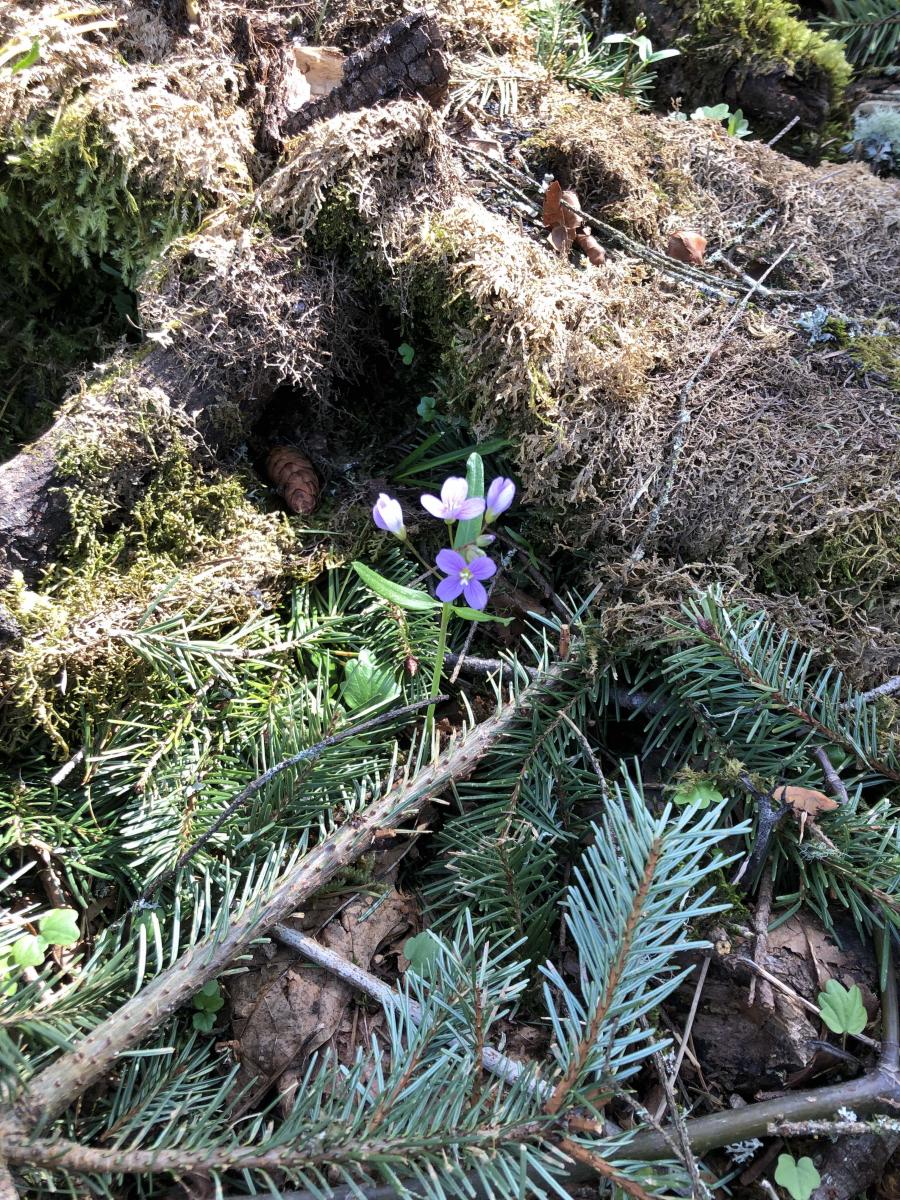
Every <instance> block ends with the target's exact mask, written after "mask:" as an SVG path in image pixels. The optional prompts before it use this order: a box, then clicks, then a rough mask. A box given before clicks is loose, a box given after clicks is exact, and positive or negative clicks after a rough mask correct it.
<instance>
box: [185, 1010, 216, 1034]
mask: <svg viewBox="0 0 900 1200" xmlns="http://www.w3.org/2000/svg"><path fill="white" fill-rule="evenodd" d="M215 1023H216V1018H215V1014H214V1013H211V1012H195V1013H194V1015H193V1018H192V1019H191V1024H192V1025H193V1026H194V1028H195V1029H197V1030H199V1031H200V1032H201V1033H209V1032H210V1031H211V1030H212V1027H213V1025H215Z"/></svg>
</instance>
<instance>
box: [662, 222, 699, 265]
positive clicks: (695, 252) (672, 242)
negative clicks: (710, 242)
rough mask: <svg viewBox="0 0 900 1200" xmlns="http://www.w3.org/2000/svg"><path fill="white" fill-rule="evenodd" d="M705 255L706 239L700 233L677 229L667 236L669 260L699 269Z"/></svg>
mask: <svg viewBox="0 0 900 1200" xmlns="http://www.w3.org/2000/svg"><path fill="white" fill-rule="evenodd" d="M705 253H706V238H705V237H704V236H703V234H702V233H697V232H696V231H694V230H692V229H678V230H676V231H675V232H674V233H670V234H669V244H668V246H666V254H668V256H669V258H674V259H676V260H677V261H678V262H683V263H690V264H691V265H692V266H695V267H699V266H700V265H701V263H702V262H703V255H704V254H705Z"/></svg>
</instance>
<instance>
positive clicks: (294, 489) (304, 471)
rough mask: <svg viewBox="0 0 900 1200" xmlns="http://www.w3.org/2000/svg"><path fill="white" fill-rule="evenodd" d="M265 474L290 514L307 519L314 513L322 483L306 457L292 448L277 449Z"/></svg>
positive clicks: (268, 463) (269, 459)
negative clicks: (296, 514)
mask: <svg viewBox="0 0 900 1200" xmlns="http://www.w3.org/2000/svg"><path fill="white" fill-rule="evenodd" d="M266 472H267V474H268V476H269V478H270V479H271V480H272V482H273V483H274V484H275V487H276V488H277V489H278V494H279V495H280V496H281V497H282V499H283V500H284V502H285V504H286V505H287V506H288V508H289V509H290V510H291V512H295V513H299V514H300V515H301V516H304V517H308V516H309V515H310V513H312V512H315V509H316V505H317V504H318V503H319V492H320V491H321V484H320V483H319V477H318V475H317V474H316V470H315V467H314V466H313V465H312V463H311V462H310V461H309V459H308V458H307V457H306V456H305V455H304V454H301V453H300V451H299V450H295V449H294V447H293V446H275V447H273V449H272V450H270V451H269V457H268V458H267V459H266Z"/></svg>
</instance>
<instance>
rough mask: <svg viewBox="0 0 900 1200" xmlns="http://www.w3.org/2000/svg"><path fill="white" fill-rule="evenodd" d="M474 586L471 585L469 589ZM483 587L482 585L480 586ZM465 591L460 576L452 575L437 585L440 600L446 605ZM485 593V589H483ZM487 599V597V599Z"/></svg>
mask: <svg viewBox="0 0 900 1200" xmlns="http://www.w3.org/2000/svg"><path fill="white" fill-rule="evenodd" d="M471 586H472V585H471V584H469V587H471ZM478 586H479V587H481V584H479V585H478ZM462 590H463V585H462V584H461V583H460V579H459V576H458V575H451V576H449V577H448V578H447V579H442V580H441V582H440V583H439V584H438V585H437V597H438V600H443V602H444V603H445V604H449V603H450V601H451V600H455V599H456V597H457V596H458V595H459V593H460V592H461V591H462ZM481 590H482V591H484V588H482V589H481ZM485 598H486V597H485Z"/></svg>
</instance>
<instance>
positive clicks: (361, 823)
mask: <svg viewBox="0 0 900 1200" xmlns="http://www.w3.org/2000/svg"><path fill="white" fill-rule="evenodd" d="M564 669H565V664H559V665H557V666H555V667H553V668H551V669H550V670H549V671H548V672H547V674H546V676H545V677H543V678H542V680H541V683H540V685H539V686H543V685H544V683H546V682H550V683H552V682H553V680H554V679H556V678H559V677H560V676H561V675H562V674H563V672H564ZM534 686H536V685H532V687H529V688H526V689H525V691H524V692H523V693H522V695H521V696H520V697H519V701H518V703H516V702H514V701H510V702H509V703H508V704H505V705H504V706H503V707H502V708H500V709H499V710H498V712H497V713H496V715H495V716H493V717H491V718H489V719H488V720H487V721H484V722H482V723H481V724H480V725H477V726H475V727H474V728H473V729H470V730H469V731H468V732H467V734H466V735H465V736H464V737H463V738H462V739H460V740H458V741H454V742H451V744H450V745H449V746H448V747H447V748H446V749H445V750H444V751H443V753H442V754H440V755H438V756H437V757H436V758H435V759H434V761H433V762H432V763H431V765H430V766H428V767H425V768H423V769H422V770H420V771H419V772H418V773H417V774H414V775H413V778H411V779H409V778H406V777H404V778H401V779H400V780H398V781H397V782H395V783H393V784H392V785H391V786H390V787H388V789H387V791H386V792H385V793H384V795H382V797H381V798H380V799H378V800H376V801H375V802H374V803H373V804H371V805H370V807H369V808H368V810H367V811H366V812H365V813H363V814H361V815H360V816H359V817H357V818H355V819H354V820H352V821H346V822H345V823H344V824H343V825H342V826H341V827H340V828H339V829H336V830H335V832H334V833H332V834H331V835H330V836H329V837H327V838H325V839H323V840H322V841H321V842H320V843H319V844H318V845H317V846H316V847H314V849H312V850H310V851H309V853H307V854H306V855H305V856H304V857H303V858H302V859H301V860H300V861H299V862H297V863H295V864H293V866H292V867H290V868H289V869H288V870H287V871H286V872H285V873H284V875H282V876H281V878H280V879H279V880H278V881H277V882H276V883H275V885H274V886H273V888H272V891H271V892H270V893H269V894H268V895H267V896H265V897H263V898H260V899H259V900H258V901H256V902H255V903H253V904H251V905H249V906H248V907H246V908H245V909H244V910H243V911H242V912H241V913H240V914H239V915H238V916H237V917H235V918H234V919H233V920H232V921H231V923H230V924H229V925H228V926H227V927H225V928H224V930H223V929H221V928H219V929H215V930H213V931H212V932H211V933H210V934H208V935H207V936H206V937H204V938H202V939H201V940H199V941H198V942H197V943H196V944H195V945H193V946H192V947H191V948H190V949H189V950H186V951H185V953H184V954H182V955H181V957H180V958H179V959H178V960H177V961H176V962H175V963H173V964H172V966H171V967H169V968H167V969H166V970H164V971H162V972H160V974H159V975H157V976H156V977H155V978H154V979H152V980H150V982H149V983H147V984H146V985H145V986H144V987H143V988H142V989H141V990H140V991H139V992H138V993H137V995H135V996H133V997H132V998H131V999H130V1000H128V1001H126V1003H125V1004H123V1005H122V1007H121V1008H119V1009H118V1010H117V1011H116V1012H114V1013H113V1014H112V1015H111V1016H109V1017H107V1018H106V1020H104V1021H101V1022H100V1024H99V1025H98V1026H97V1027H96V1028H95V1029H93V1030H91V1032H90V1033H88V1034H86V1035H85V1036H84V1037H83V1038H81V1039H80V1040H79V1041H78V1042H77V1043H76V1044H75V1046H74V1048H73V1049H72V1050H69V1051H68V1052H67V1053H65V1054H63V1055H62V1056H61V1057H60V1058H58V1059H57V1060H56V1061H55V1062H54V1063H52V1064H51V1065H50V1066H49V1067H46V1068H45V1069H44V1070H43V1071H41V1072H40V1073H39V1074H38V1075H36V1076H34V1078H33V1079H32V1080H31V1081H30V1082H29V1084H28V1086H27V1087H26V1088H25V1090H24V1092H23V1093H22V1095H21V1097H20V1099H19V1102H18V1104H17V1105H16V1107H15V1108H14V1109H12V1110H11V1111H7V1112H6V1113H5V1114H3V1116H0V1142H2V1140H3V1139H4V1138H7V1139H8V1138H10V1137H16V1136H22V1135H24V1134H26V1133H27V1131H28V1130H30V1129H31V1128H32V1127H33V1125H34V1123H35V1122H36V1121H38V1120H41V1121H50V1120H52V1119H53V1118H54V1117H55V1116H57V1115H58V1114H59V1113H61V1112H62V1111H63V1110H64V1109H65V1108H67V1107H68V1105H69V1104H70V1103H71V1102H72V1101H73V1100H74V1099H75V1098H76V1097H77V1096H80V1095H81V1094H82V1093H83V1092H85V1091H87V1089H88V1088H89V1087H90V1086H91V1085H92V1084H93V1083H94V1082H95V1081H96V1080H97V1079H100V1078H102V1077H103V1076H104V1075H105V1074H106V1073H107V1072H108V1071H109V1070H111V1069H112V1068H113V1066H114V1064H115V1063H116V1062H117V1061H118V1059H119V1057H120V1056H121V1055H122V1054H124V1053H125V1052H126V1051H127V1050H130V1049H131V1047H132V1046H136V1045H137V1044H138V1043H139V1042H141V1041H143V1039H144V1038H145V1037H146V1036H147V1035H148V1034H149V1033H151V1032H152V1031H153V1030H154V1029H156V1028H157V1027H158V1026H159V1025H161V1024H162V1023H163V1022H164V1021H165V1020H166V1019H167V1018H168V1017H169V1015H170V1014H171V1013H173V1012H174V1011H175V1010H176V1009H177V1008H179V1007H180V1006H181V1005H182V1004H183V1003H184V1002H185V1001H186V1000H188V999H190V997H191V996H193V995H194V993H195V992H197V991H198V990H199V989H200V988H201V987H203V985H204V984H205V983H208V982H209V980H211V979H215V978H216V976H217V975H219V974H220V973H221V972H222V971H223V970H224V969H225V968H226V967H227V966H228V965H229V964H230V963H232V962H233V961H234V959H235V958H237V957H238V956H239V955H241V954H245V953H247V951H248V950H249V949H250V947H251V946H252V945H253V943H254V942H255V941H257V940H258V939H259V938H261V937H263V936H264V935H265V933H266V932H267V930H269V929H271V927H272V926H273V925H275V924H277V922H279V921H283V920H284V918H285V917H287V916H289V915H290V914H291V913H293V912H295V911H296V910H297V909H298V908H301V907H302V906H303V904H304V902H305V901H306V900H307V899H308V898H309V897H310V896H311V895H313V894H314V893H315V892H317V891H320V890H321V888H322V887H323V886H324V885H325V884H326V883H327V882H328V881H329V880H330V879H333V878H334V876H335V875H336V874H337V873H338V872H339V871H340V870H342V869H343V868H344V867H347V866H348V865H349V864H350V863H353V862H355V861H356V860H357V859H358V858H359V857H360V856H361V855H362V854H364V853H365V852H366V851H367V850H369V849H370V848H371V846H372V844H373V841H374V838H375V834H376V832H378V831H379V830H384V829H395V828H397V827H398V826H399V825H401V823H402V822H403V821H405V820H407V819H408V818H409V817H410V816H412V815H414V814H415V813H416V812H418V810H419V809H420V808H421V806H422V805H423V804H425V803H426V802H427V801H428V800H430V799H431V798H432V797H433V796H436V795H439V794H440V793H441V792H443V791H444V790H445V789H446V788H447V787H449V786H450V784H451V783H454V782H457V781H458V780H461V779H467V778H468V777H469V775H471V773H472V771H473V770H474V769H475V766H476V765H477V763H478V762H479V760H480V759H481V758H482V757H483V756H484V755H485V754H486V753H487V752H488V751H489V750H490V748H491V747H492V746H494V745H495V744H496V743H497V742H498V741H499V740H500V739H501V738H502V737H503V736H504V734H505V733H506V731H507V730H508V729H509V727H510V726H511V725H512V723H513V721H514V720H515V719H516V718H517V717H518V716H519V715H520V714H521V712H522V710H523V708H527V706H528V704H529V703H530V695H531V693H532V688H533V687H534ZM414 758H415V756H413V764H412V765H411V766H410V767H409V768H408V769H409V770H414Z"/></svg>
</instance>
